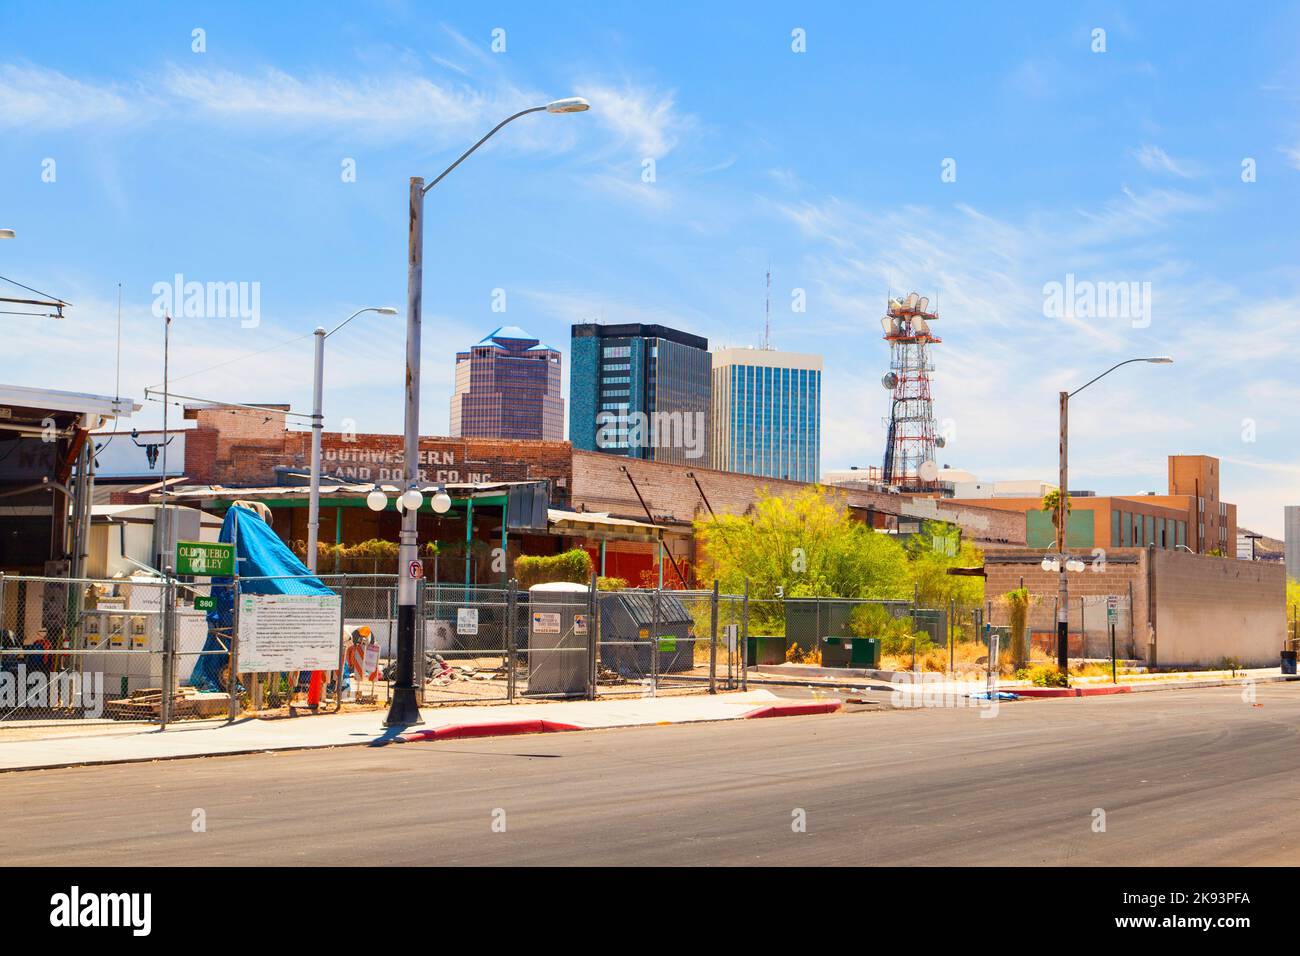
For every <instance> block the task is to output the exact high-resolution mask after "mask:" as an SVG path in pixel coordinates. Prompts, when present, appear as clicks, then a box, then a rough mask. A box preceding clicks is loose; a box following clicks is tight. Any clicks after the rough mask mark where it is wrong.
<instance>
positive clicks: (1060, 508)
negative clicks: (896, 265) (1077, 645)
mask: <svg viewBox="0 0 1300 956" xmlns="http://www.w3.org/2000/svg"><path fill="white" fill-rule="evenodd" d="M1133 362H1151V363H1152V364H1154V365H1170V364H1172V363H1173V359H1171V358H1170V357H1169V356H1167V355H1158V356H1154V357H1152V358H1131V359H1125V360H1124V361H1123V362H1120V363H1119V364H1118V365H1112V366H1111V367H1110V368H1108V369H1106V371H1104V372H1102V373H1101V374H1100V375H1098V376H1097V378H1094V379H1091V380H1090V381H1087V382H1085V383H1084V384H1082V385H1080V386H1079V387H1078V388H1076V389H1075V390H1074V391H1073V392H1061V431H1060V454H1061V475H1060V486H1059V488H1060V490H1059V491H1058V492H1057V495H1056V552H1057V561H1058V562H1059V564H1060V572H1061V578H1060V585H1059V587H1058V589H1057V594H1058V597H1057V606H1056V666H1057V668H1058V669H1059V670H1060V672H1061V673H1062V674H1063V675H1064V676H1065V679H1066V681H1067V682H1068V681H1069V679H1070V585H1069V581H1068V579H1067V577H1066V573H1067V567H1066V566H1067V565H1068V564H1069V563H1070V562H1069V560H1068V558H1067V556H1066V552H1065V547H1066V542H1067V540H1068V538H1067V536H1066V520H1067V517H1068V515H1069V498H1070V491H1069V488H1070V479H1069V468H1068V467H1067V462H1068V459H1069V448H1070V431H1069V414H1070V399H1071V398H1073V397H1074V396H1075V395H1078V394H1079V393H1080V392H1082V391H1083V390H1084V389H1085V388H1087V387H1088V386H1089V385H1091V384H1092V383H1093V382H1095V381H1097V380H1098V379H1103V378H1105V377H1106V376H1107V375H1109V374H1110V373H1111V372H1113V371H1115V369H1117V368H1119V367H1120V366H1123V365H1130V364H1132V363H1133ZM1017 639H1019V637H1017Z"/></svg>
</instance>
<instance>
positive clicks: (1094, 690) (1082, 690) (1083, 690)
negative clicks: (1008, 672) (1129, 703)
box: [1009, 684, 1133, 697]
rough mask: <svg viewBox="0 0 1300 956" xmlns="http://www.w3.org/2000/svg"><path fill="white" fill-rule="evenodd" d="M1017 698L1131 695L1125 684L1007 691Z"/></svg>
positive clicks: (1131, 690) (1030, 688) (1130, 690)
mask: <svg viewBox="0 0 1300 956" xmlns="http://www.w3.org/2000/svg"><path fill="white" fill-rule="evenodd" d="M1009 692H1010V693H1012V694H1015V695H1016V696H1017V697H1101V696H1103V695H1105V694H1131V693H1132V692H1133V688H1132V687H1129V686H1128V685H1127V684H1121V685H1119V686H1114V685H1111V686H1107V687H1025V688H1016V689H1014V690H1011V691H1009Z"/></svg>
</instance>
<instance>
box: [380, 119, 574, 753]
mask: <svg viewBox="0 0 1300 956" xmlns="http://www.w3.org/2000/svg"><path fill="white" fill-rule="evenodd" d="M588 109H590V105H589V104H588V103H587V101H586V100H584V99H582V98H581V97H577V96H571V97H568V98H566V99H561V100H553V101H552V102H550V103H547V104H546V105H545V106H533V107H530V108H529V109H526V110H520V111H519V112H518V113H515V114H513V115H511V116H507V117H506V118H505V119H503V120H502V121H501V122H500V123H497V125H496V126H494V127H492V129H490V130H488V132H487V134H486V135H485V136H484V137H483V138H482V139H480V140H479V141H478V142H477V143H475V144H474V145H473V146H471V147H470V148H469V149H467V150H465V152H463V153H461V154H460V156H459V157H458V158H457V159H456V161H455V162H454V163H452V164H451V165H450V166H448V167H447V168H446V169H444V170H443V171H442V172H441V173H439V174H438V175H437V176H436V177H435V178H434V179H433V181H432V182H430V183H429V184H428V185H427V186H426V185H425V183H424V179H423V178H422V177H420V176H412V177H411V183H410V204H409V208H410V222H409V224H408V229H407V262H406V423H405V429H404V435H403V471H404V476H405V479H406V480H405V486H406V487H407V488H411V487H413V486H414V485H415V484H416V483H417V482H418V481H419V477H420V464H419V455H420V321H421V309H420V307H421V301H420V300H421V296H422V294H423V291H424V195H425V193H427V192H428V191H429V190H430V189H432V188H433V187H434V186H436V185H438V183H440V182H442V181H443V180H444V179H445V178H446V177H447V175H448V174H449V173H450V172H451V171H452V170H453V169H455V168H456V167H457V166H459V165H460V164H461V163H463V162H464V161H465V160H466V159H468V158H469V156H470V154H471V153H473V152H474V151H475V150H476V149H478V148H479V147H480V146H482V145H483V144H484V143H486V142H487V141H488V140H489V139H491V138H492V136H493V135H494V134H495V133H496V132H497V130H499V129H501V127H503V126H505V125H506V124H507V123H511V122H513V121H514V120H517V119H519V117H521V116H527V115H528V114H529V113H582V112H585V111H586V110H588ZM448 504H450V502H448ZM418 557H419V547H418V545H417V543H416V513H415V509H413V508H408V509H406V510H405V511H403V512H402V531H401V536H400V539H399V545H398V551H397V568H398V579H397V582H398V583H397V667H396V670H395V673H394V675H393V678H394V679H393V698H392V702H391V704H390V705H389V708H388V716H387V718H385V720H384V725H385V726H387V727H395V726H406V725H409V724H418V723H419V722H420V709H419V707H418V706H417V705H416V702H415V578H413V577H411V574H410V568H411V566H412V564H413V562H414V561H416V560H417V559H418Z"/></svg>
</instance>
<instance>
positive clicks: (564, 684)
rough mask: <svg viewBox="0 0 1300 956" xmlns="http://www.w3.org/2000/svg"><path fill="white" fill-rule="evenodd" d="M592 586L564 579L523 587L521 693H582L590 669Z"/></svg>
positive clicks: (544, 694)
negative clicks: (524, 681)
mask: <svg viewBox="0 0 1300 956" xmlns="http://www.w3.org/2000/svg"><path fill="white" fill-rule="evenodd" d="M590 606H591V588H589V587H588V586H587V585H585V584H573V583H571V582H569V581H552V582H549V583H547V584H534V585H533V586H532V587H531V588H529V589H528V689H527V690H526V691H525V692H524V696H526V697H585V696H586V695H587V683H588V680H589V676H590V674H591V643H590V642H591V640H592V634H591V626H590V621H589V620H588V612H589V611H590Z"/></svg>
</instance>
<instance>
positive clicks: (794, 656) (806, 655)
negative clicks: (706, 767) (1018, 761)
mask: <svg viewBox="0 0 1300 956" xmlns="http://www.w3.org/2000/svg"><path fill="white" fill-rule="evenodd" d="M785 662H786V663H787V664H821V662H822V652H821V650H820V649H818V648H816V647H814V648H813V649H812V650H810V651H805V650H803V648H801V647H800V646H799V645H798V644H797V643H795V644H791V645H790V646H789V647H787V648H786V649H785Z"/></svg>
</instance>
